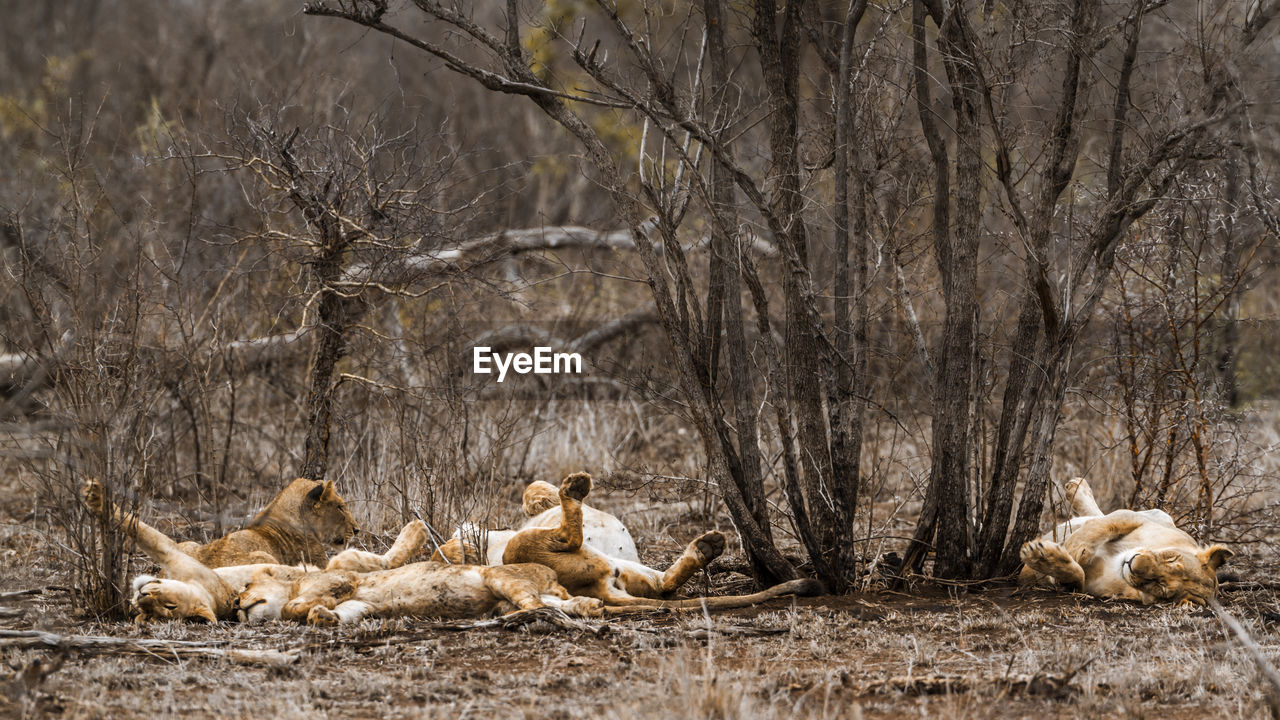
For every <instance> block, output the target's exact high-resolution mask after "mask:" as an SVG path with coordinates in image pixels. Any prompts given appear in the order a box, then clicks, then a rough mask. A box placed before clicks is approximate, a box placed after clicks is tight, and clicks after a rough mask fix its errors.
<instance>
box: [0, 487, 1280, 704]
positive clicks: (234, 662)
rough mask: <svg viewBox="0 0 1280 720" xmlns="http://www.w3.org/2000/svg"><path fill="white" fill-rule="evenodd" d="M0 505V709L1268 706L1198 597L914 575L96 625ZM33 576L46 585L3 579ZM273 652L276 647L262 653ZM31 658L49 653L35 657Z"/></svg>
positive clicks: (1242, 602)
mask: <svg viewBox="0 0 1280 720" xmlns="http://www.w3.org/2000/svg"><path fill="white" fill-rule="evenodd" d="M0 509H2V512H3V518H0V593H5V594H2V595H0V663H3V667H0V674H3V675H5V676H6V677H4V679H2V680H0V717H10V716H12V717H24V716H26V717H45V716H48V717H66V718H135V717H182V718H191V719H194V718H205V717H230V718H240V717H253V718H270V717H302V716H306V717H315V718H329V717H332V718H349V717H353V718H364V717H414V718H420V717H426V718H433V717H442V718H444V717H447V718H459V717H475V718H579V717H590V718H640V717H644V718H708V719H710V718H773V717H777V718H784V717H785V718H858V717H862V718H897V717H922V718H970V717H972V718H986V717H996V718H1098V717H1124V718H1199V717H1213V718H1255V717H1265V716H1266V715H1267V714H1268V709H1267V704H1266V702H1265V699H1264V697H1263V695H1262V692H1261V690H1260V684H1259V681H1258V676H1257V672H1256V670H1255V668H1254V666H1253V664H1252V661H1251V660H1250V659H1249V657H1248V656H1247V655H1246V654H1245V653H1244V651H1243V650H1242V649H1241V648H1240V647H1239V646H1238V645H1237V644H1236V643H1235V642H1234V641H1233V640H1231V639H1229V638H1228V637H1227V636H1226V635H1225V634H1224V631H1223V629H1222V627H1221V625H1220V623H1219V621H1218V620H1217V619H1216V618H1215V617H1214V616H1213V615H1212V613H1211V612H1209V611H1207V610H1183V609H1175V608H1169V607H1140V606H1136V605H1131V604H1123V603H1103V602H1098V601H1096V600H1094V599H1091V598H1087V597H1083V596H1069V595H1054V594H1050V593H1046V592H1042V591H1031V590H1020V589H1017V588H1014V587H997V588H991V589H985V590H980V591H970V590H966V589H962V588H951V589H946V588H938V587H928V586H919V587H914V588H908V589H907V590H908V592H891V591H878V592H871V593H863V594H858V595H853V596H844V597H817V598H802V599H791V600H779V601H775V602H774V603H771V604H769V605H767V606H762V607H757V608H753V609H751V610H748V611H739V612H729V613H716V614H713V615H711V616H709V617H708V616H704V615H702V614H700V613H686V614H680V615H676V614H645V615H640V616H636V617H629V618H626V619H613V620H610V621H608V622H587V623H583V624H582V627H581V628H580V629H565V628H561V627H552V626H550V625H548V624H546V623H542V622H534V623H531V624H524V625H521V626H519V627H515V628H510V629H508V628H492V629H468V630H458V629H449V628H444V627H441V624H440V623H433V622H430V621H407V620H397V621H366V622H364V623H361V624H359V625H358V626H354V627H348V628H340V629H309V628H304V627H300V626H297V625H291V624H285V623H275V624H270V625H266V626H258V627H248V626H238V625H230V624H222V625H217V626H201V625H186V624H174V623H170V624H156V625H150V626H145V627H139V626H135V625H132V624H129V623H119V622H100V621H97V620H95V619H93V618H91V617H85V616H83V614H81V613H79V612H78V611H77V609H76V608H75V607H73V603H72V596H71V594H70V593H69V592H68V590H67V589H66V582H67V580H66V574H65V571H64V570H63V569H61V568H59V567H58V566H57V564H56V562H54V561H53V560H52V558H53V557H55V556H56V553H55V552H54V550H55V549H56V548H55V547H54V545H53V543H55V542H56V538H52V537H49V536H47V535H45V534H43V533H42V532H40V531H38V530H36V529H34V528H32V527H31V526H30V525H29V524H27V523H24V522H23V521H22V518H23V516H24V515H28V514H29V513H30V511H31V508H30V502H28V501H26V500H24V499H22V498H16V497H15V496H14V495H12V494H10V495H9V497H8V498H6V499H5V500H3V501H2V502H0ZM668 532H670V529H669V528H668ZM678 532H679V531H677V533H678ZM639 540H640V541H641V543H642V544H648V545H650V546H652V545H655V544H661V543H655V542H654V541H653V538H646V537H644V536H643V535H642V536H641V537H640V538H639ZM646 540H648V541H649V542H648V543H646ZM668 544H670V545H672V546H673V547H674V543H668ZM663 547H665V545H663ZM665 552H666V551H665V550H664V551H662V552H659V553H657V556H654V554H653V553H654V551H652V550H650V551H649V553H650V554H649V555H647V557H646V559H647V560H649V561H653V562H657V561H659V560H662V559H670V558H669V557H663V554H664V553H665ZM670 555H671V556H674V552H671V553H670ZM1241 555H1242V556H1243V559H1244V561H1243V562H1241V563H1237V565H1236V568H1235V572H1236V573H1237V574H1238V575H1239V576H1240V577H1241V578H1242V579H1244V580H1264V579H1267V578H1268V577H1271V576H1272V573H1271V572H1270V571H1269V569H1268V568H1265V567H1256V566H1252V565H1250V564H1249V562H1248V560H1247V558H1248V557H1249V553H1247V552H1246V553H1241ZM694 582H695V584H698V583H700V582H702V581H699V580H695V581H694ZM744 582H745V578H744V577H743V576H741V575H738V574H736V573H732V572H718V573H713V574H712V575H711V577H710V583H711V585H710V587H711V589H712V591H713V592H734V591H738V590H740V589H742V588H743V585H744ZM26 589H33V590H37V591H38V592H35V593H31V594H22V595H15V594H13V593H15V592H16V591H20V590H26ZM1223 601H1224V605H1225V606H1226V608H1227V609H1228V610H1229V611H1230V612H1232V613H1233V614H1234V615H1235V616H1236V617H1238V618H1239V619H1240V620H1241V621H1242V622H1243V623H1244V624H1245V626H1246V627H1247V628H1248V629H1249V630H1250V632H1251V633H1252V634H1253V636H1254V638H1255V640H1256V641H1257V642H1258V643H1259V644H1260V645H1261V646H1262V647H1263V649H1264V652H1266V653H1267V654H1268V655H1269V656H1270V657H1272V659H1273V661H1274V659H1275V658H1276V655H1277V650H1278V649H1280V637H1278V635H1277V633H1278V632H1280V624H1277V622H1276V621H1277V620H1280V597H1278V593H1277V592H1275V591H1274V590H1259V589H1256V588H1253V589H1248V590H1236V591H1228V592H1224V593H1223ZM31 630H44V631H49V632H52V633H56V634H58V635H63V636H67V635H77V636H108V637H112V638H119V639H122V641H133V640H138V641H144V642H145V641H150V643H151V646H149V647H138V646H137V645H133V644H129V643H127V642H126V643H125V644H124V645H122V646H117V647H112V648H80V649H68V650H66V651H65V652H59V651H56V650H47V649H18V648H16V647H15V646H14V643H15V642H18V640H16V639H15V638H14V637H12V634H13V632H14V631H31ZM155 641H166V642H165V643H156V642H155ZM268 650H270V651H277V652H278V653H280V655H271V656H269V657H263V656H262V654H261V652H260V651H268ZM243 651H249V654H248V655H246V654H244V652H243ZM255 652H257V654H254V653H255ZM37 660H39V661H40V662H41V663H42V664H41V665H38V666H33V662H35V661H37ZM272 661H274V662H272ZM59 662H60V663H61V665H60V667H58V668H57V669H56V670H55V671H53V672H51V673H49V674H48V676H47V677H46V678H44V679H43V680H41V679H40V678H39V675H40V674H41V673H40V672H39V671H41V670H44V669H47V668H48V667H49V665H50V664H52V665H54V666H57V665H58V663H59ZM23 669H26V670H27V675H26V678H27V679H26V680H24V676H23V675H22V672H21V671H22V670H23Z"/></svg>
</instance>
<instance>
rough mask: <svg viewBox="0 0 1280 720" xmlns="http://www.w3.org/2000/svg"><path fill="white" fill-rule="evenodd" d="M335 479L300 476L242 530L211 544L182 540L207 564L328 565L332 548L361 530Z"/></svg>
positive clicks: (188, 552) (340, 544)
mask: <svg viewBox="0 0 1280 720" xmlns="http://www.w3.org/2000/svg"><path fill="white" fill-rule="evenodd" d="M359 529H360V528H359V526H358V525H356V521H355V520H354V519H353V518H352V517H351V513H350V512H349V511H348V510H347V504H346V502H344V501H343V499H342V497H341V496H340V495H338V491H337V490H335V489H334V487H333V482H332V481H329V482H319V481H316V480H308V479H306V478H298V479H297V480H294V481H293V482H291V483H289V485H288V486H287V487H285V489H284V490H281V491H280V494H279V495H276V497H275V499H273V500H272V501H271V502H270V503H269V504H268V505H267V506H266V507H265V508H263V509H262V511H261V512H259V513H258V514H257V516H256V517H254V518H253V520H252V521H250V523H249V524H248V525H247V526H246V527H245V528H244V529H243V530H237V531H235V532H233V533H231V534H230V535H227V536H226V537H222V538H218V539H217V540H214V541H213V542H211V543H208V544H206V545H199V544H196V543H193V542H188V543H182V545H181V547H182V550H183V551H184V552H186V553H187V554H188V555H190V556H192V557H194V558H195V559H197V560H199V561H200V562H201V563H203V564H204V565H205V566H207V567H211V568H217V567H226V566H228V565H247V564H251V563H280V564H284V565H295V564H297V563H311V564H313V565H324V562H325V557H326V555H327V554H328V549H329V548H341V547H342V546H344V545H346V544H347V540H349V539H350V538H351V536H352V535H355V534H356V532H357V531H358V530H359Z"/></svg>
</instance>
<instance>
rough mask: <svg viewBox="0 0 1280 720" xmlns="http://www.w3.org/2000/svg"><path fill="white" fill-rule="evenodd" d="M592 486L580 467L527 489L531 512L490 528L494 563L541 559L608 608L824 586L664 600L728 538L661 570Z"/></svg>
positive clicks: (709, 535) (450, 548) (800, 583)
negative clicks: (595, 499) (514, 527)
mask: <svg viewBox="0 0 1280 720" xmlns="http://www.w3.org/2000/svg"><path fill="white" fill-rule="evenodd" d="M590 492H591V476H590V475H588V474H587V473H574V474H572V475H569V476H568V477H566V478H565V479H564V480H563V481H562V482H561V483H560V488H559V490H556V489H555V488H554V487H553V486H552V485H550V484H549V483H545V482H542V481H537V482H534V483H532V484H530V485H529V487H528V488H527V489H526V490H525V494H524V511H525V514H526V515H530V516H531V517H530V519H529V520H528V521H526V523H525V525H524V527H522V528H521V529H520V530H518V531H497V530H495V531H489V532H488V538H487V540H488V546H489V547H488V553H487V560H488V561H489V562H490V563H496V562H502V563H504V564H508V565H510V564H512V563H538V564H540V565H546V566H547V567H550V568H552V569H554V570H555V572H556V580H557V581H558V582H559V583H560V584H561V585H563V586H564V587H565V588H566V589H567V590H568V591H569V592H570V593H572V594H574V595H582V596H586V597H593V598H598V599H600V600H603V601H604V603H605V605H606V606H607V607H606V609H607V608H608V607H616V608H623V607H649V608H654V607H662V608H670V609H679V608H694V607H702V606H703V605H704V604H705V605H706V606H707V607H709V608H713V609H716V608H720V609H727V608H735V607H745V606H747V605H752V604H755V603H758V602H762V601H763V600H766V599H768V598H770V597H777V596H779V595H783V594H797V595H815V594H818V593H821V592H822V585H821V584H820V583H818V582H817V581H815V580H793V581H791V582H787V583H782V584H781V585H776V586H774V587H772V588H769V589H768V590H765V591H762V592H761V593H757V594H755V595H737V596H729V597H712V598H702V599H691V600H666V599H664V598H668V597H671V596H672V595H673V594H674V593H675V592H676V591H677V590H679V589H680V587H681V586H682V585H684V583H685V582H686V581H688V580H689V578H691V577H693V576H694V575H695V574H697V573H698V571H700V570H702V569H703V568H705V567H706V566H707V565H708V564H710V563H711V561H712V560H715V559H716V558H717V557H719V556H720V555H721V553H723V552H724V547H725V537H724V534H723V533H721V532H719V531H718V530H712V531H710V532H706V533H703V534H702V535H700V536H698V537H697V538H695V539H694V540H693V542H691V543H689V545H688V546H687V547H685V550H684V553H682V554H681V555H680V557H679V558H677V559H676V561H675V562H674V563H672V564H671V566H670V567H669V568H667V569H666V570H655V569H653V568H650V567H647V566H645V565H643V564H641V563H640V562H639V561H638V560H637V558H636V551H635V543H634V541H632V539H631V534H630V533H629V532H627V529H626V527H624V526H623V524H622V523H621V522H620V521H619V520H618V519H617V518H616V517H614V516H613V515H610V514H609V513H606V512H603V511H601V510H598V509H596V508H592V507H588V506H586V505H584V504H583V500H584V499H585V498H586V496H587V495H588V494H589V493H590ZM464 550H465V551H466V552H467V553H468V554H472V553H474V549H468V548H466V546H465V545H463V543H462V542H461V541H460V540H459V539H458V538H454V539H453V540H450V541H449V543H446V544H445V545H444V546H443V547H442V548H441V549H440V550H439V551H437V553H436V557H437V558H440V556H444V557H443V558H441V559H449V560H453V561H456V560H457V559H460V558H461V557H462V554H463V552H464Z"/></svg>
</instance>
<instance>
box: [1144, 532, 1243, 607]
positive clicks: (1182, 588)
mask: <svg viewBox="0 0 1280 720" xmlns="http://www.w3.org/2000/svg"><path fill="white" fill-rule="evenodd" d="M1231 555H1232V552H1231V551H1230V550H1228V549H1227V548H1226V547H1224V546H1222V545H1214V546H1212V547H1209V548H1206V549H1202V550H1198V551H1197V550H1191V549H1186V548H1164V549H1160V550H1139V551H1138V552H1137V554H1135V555H1134V556H1133V558H1132V559H1131V560H1130V561H1129V562H1128V563H1126V569H1127V573H1126V577H1125V579H1126V580H1127V581H1128V582H1129V584H1130V585H1133V586H1134V587H1136V588H1138V589H1139V590H1141V591H1142V592H1144V593H1147V594H1148V595H1151V596H1152V597H1154V598H1155V599H1156V600H1158V601H1159V600H1165V601H1172V602H1176V603H1178V604H1190V605H1199V606H1204V605H1208V604H1209V601H1210V600H1212V599H1213V596H1214V595H1215V594H1216V593H1217V591H1218V575H1217V572H1218V568H1219V567H1221V566H1222V564H1223V563H1224V562H1226V561H1227V558H1229V557H1231Z"/></svg>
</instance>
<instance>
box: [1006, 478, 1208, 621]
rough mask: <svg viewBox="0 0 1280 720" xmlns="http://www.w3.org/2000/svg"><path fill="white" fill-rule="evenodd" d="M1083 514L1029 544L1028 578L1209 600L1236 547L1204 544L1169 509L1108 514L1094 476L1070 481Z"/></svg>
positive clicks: (1140, 595)
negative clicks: (1092, 479)
mask: <svg viewBox="0 0 1280 720" xmlns="http://www.w3.org/2000/svg"><path fill="white" fill-rule="evenodd" d="M1066 491H1067V497H1068V498H1070V499H1071V510H1072V513H1073V514H1074V515H1075V516H1076V517H1074V518H1072V519H1071V520H1068V521H1067V522H1064V523H1061V524H1059V525H1058V526H1057V527H1055V528H1054V529H1053V530H1052V531H1050V532H1048V533H1046V534H1045V535H1043V536H1041V537H1040V538H1038V539H1036V540H1032V541H1031V542H1028V543H1026V544H1025V545H1023V546H1022V562H1023V565H1024V567H1023V570H1022V575H1021V577H1020V578H1019V580H1020V581H1021V582H1023V583H1028V584H1029V583H1035V582H1048V583H1050V584H1056V585H1061V586H1065V587H1069V588H1074V589H1080V590H1083V591H1084V592H1086V593H1089V594H1090V595H1095V596H1098V597H1112V598H1123V599H1127V600H1140V601H1142V602H1143V603H1144V604H1150V603H1153V602H1156V601H1172V602H1176V603H1179V604H1192V605H1206V604H1208V602H1209V600H1211V599H1213V596H1214V594H1215V593H1216V592H1217V590H1218V579H1217V570H1218V568H1219V567H1221V566H1222V564H1223V563H1224V562H1226V561H1227V559H1228V558H1230V557H1231V555H1232V552H1231V551H1230V550H1228V549H1227V548H1226V547H1225V546H1223V545H1212V546H1210V547H1207V548H1202V547H1200V546H1199V545H1197V544H1196V541H1195V540H1194V539H1193V538H1192V537H1191V536H1190V535H1188V534H1187V533H1185V532H1183V531H1182V530H1179V529H1178V528H1177V527H1175V526H1174V524H1173V518H1171V517H1169V514H1168V513H1166V512H1164V511H1163V510H1143V511H1141V512H1134V511H1133V510H1116V511H1114V512H1112V513H1110V514H1107V515H1103V514H1102V510H1101V509H1099V508H1098V503H1097V501H1096V500H1094V498H1093V491H1092V490H1091V489H1090V488H1089V482H1088V481H1087V480H1085V479H1084V478H1075V479H1073V480H1071V481H1070V482H1068V483H1067V485H1066Z"/></svg>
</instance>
